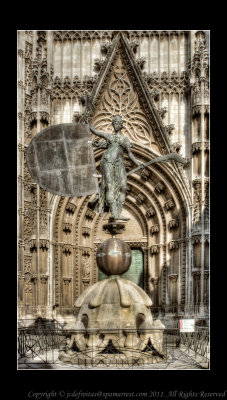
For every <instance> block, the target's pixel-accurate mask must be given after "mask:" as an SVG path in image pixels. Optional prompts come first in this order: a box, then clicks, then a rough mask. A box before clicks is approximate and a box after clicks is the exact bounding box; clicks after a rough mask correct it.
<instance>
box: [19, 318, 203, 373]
mask: <svg viewBox="0 0 227 400" xmlns="http://www.w3.org/2000/svg"><path fill="white" fill-rule="evenodd" d="M149 336H150V337H152V340H150V338H149ZM126 340H127V346H126V347H125V343H126ZM183 364H184V365H183ZM31 365H33V366H34V365H36V367H40V368H56V367H58V368H60V367H61V366H64V367H65V366H67V365H68V366H70V367H72V366H74V367H77V368H97V367H100V368H102V367H103V368H113V367H114V368H115V369H118V368H134V369H136V368H141V367H146V368H149V367H151V368H152V369H153V368H154V367H155V366H156V367H155V368H162V369H165V368H168V369H171V365H172V367H173V368H172V369H175V368H176V369H177V368H179V365H180V366H181V367H180V368H184V369H187V366H190V368H192V367H193V366H194V367H195V368H209V330H208V328H199V327H197V328H196V330H195V332H189V333H183V332H180V330H179V329H176V328H175V329H171V330H170V329H165V330H164V331H163V330H160V329H154V330H153V331H152V330H150V329H149V331H146V330H143V331H140V330H139V329H137V330H136V329H123V330H122V329H114V330H113V329H108V330H100V329H99V330H98V329H84V330H81V331H79V330H76V331H75V330H64V329H63V326H61V325H60V324H59V323H57V322H53V321H51V323H47V322H46V323H45V324H43V323H41V322H40V323H36V324H35V323H32V324H29V325H28V321H27V322H26V323H25V322H23V326H22V324H21V323H20V324H18V368H19V369H20V368H24V367H27V366H31Z"/></svg>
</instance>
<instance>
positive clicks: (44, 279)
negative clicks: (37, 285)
mask: <svg viewBox="0 0 227 400" xmlns="http://www.w3.org/2000/svg"><path fill="white" fill-rule="evenodd" d="M48 279H49V276H48V275H40V282H42V283H44V284H46V283H47V281H48Z"/></svg>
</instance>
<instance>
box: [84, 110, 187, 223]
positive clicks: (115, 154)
mask: <svg viewBox="0 0 227 400" xmlns="http://www.w3.org/2000/svg"><path fill="white" fill-rule="evenodd" d="M112 124H113V127H114V130H115V134H108V133H103V132H98V131H97V130H96V129H95V128H94V127H93V126H91V125H90V124H89V126H90V130H91V132H92V133H94V134H95V135H97V136H99V137H102V138H104V139H105V141H103V140H101V141H100V140H93V142H92V144H93V146H96V147H99V148H105V149H107V150H106V151H105V152H104V154H103V156H102V158H101V162H100V167H101V172H102V175H101V176H102V181H101V185H100V193H99V194H97V195H96V197H95V199H94V200H93V201H92V202H90V203H88V206H89V207H91V208H94V210H95V211H96V212H99V213H104V212H105V211H110V220H118V219H120V220H125V221H126V220H128V218H126V217H124V216H123V215H122V214H121V212H122V208H123V204H124V201H125V197H126V190H127V176H128V175H130V174H132V173H134V172H136V171H138V170H139V169H140V168H142V167H147V166H148V165H151V164H153V163H156V162H168V161H171V160H174V161H176V162H179V163H182V164H184V165H185V166H186V165H187V164H188V160H185V159H184V158H183V157H181V156H180V155H179V154H177V153H169V154H166V155H164V156H159V157H156V158H154V159H153V160H150V161H148V162H147V163H144V164H143V163H139V162H138V161H137V160H136V158H135V157H134V155H133V154H132V152H131V147H132V146H133V143H132V142H130V140H129V139H128V138H127V137H126V136H124V135H123V134H122V133H121V129H122V125H123V123H122V118H121V116H120V115H115V116H114V117H113V120H112ZM124 150H126V151H127V153H128V156H129V158H130V160H132V161H133V162H134V163H135V164H136V165H137V167H136V168H135V169H133V170H132V171H130V172H128V173H127V174H126V169H125V165H124V158H123V157H124V156H123V153H124Z"/></svg>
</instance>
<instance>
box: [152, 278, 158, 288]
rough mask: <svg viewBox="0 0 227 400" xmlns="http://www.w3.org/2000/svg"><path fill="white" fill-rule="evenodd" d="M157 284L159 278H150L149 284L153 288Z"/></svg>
mask: <svg viewBox="0 0 227 400" xmlns="http://www.w3.org/2000/svg"><path fill="white" fill-rule="evenodd" d="M158 282H159V277H158V276H153V277H152V278H151V283H152V284H153V285H154V286H157V285H158Z"/></svg>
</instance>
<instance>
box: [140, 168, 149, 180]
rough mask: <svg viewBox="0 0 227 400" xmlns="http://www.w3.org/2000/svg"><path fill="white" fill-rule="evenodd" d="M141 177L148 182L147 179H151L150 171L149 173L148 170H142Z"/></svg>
mask: <svg viewBox="0 0 227 400" xmlns="http://www.w3.org/2000/svg"><path fill="white" fill-rule="evenodd" d="M140 176H141V178H142V179H144V180H145V181H147V179H148V178H149V177H150V171H148V170H147V169H146V168H144V169H141V172H140Z"/></svg>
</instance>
